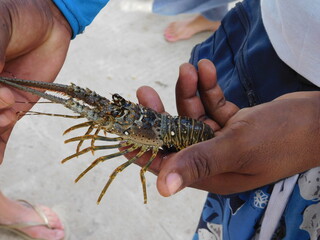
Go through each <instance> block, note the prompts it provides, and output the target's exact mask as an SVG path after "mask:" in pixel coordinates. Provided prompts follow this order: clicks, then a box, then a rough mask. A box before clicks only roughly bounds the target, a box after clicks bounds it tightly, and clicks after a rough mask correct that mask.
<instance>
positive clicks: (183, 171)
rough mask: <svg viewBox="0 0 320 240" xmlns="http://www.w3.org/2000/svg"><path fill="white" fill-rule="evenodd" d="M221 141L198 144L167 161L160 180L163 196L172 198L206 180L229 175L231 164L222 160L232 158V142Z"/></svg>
mask: <svg viewBox="0 0 320 240" xmlns="http://www.w3.org/2000/svg"><path fill="white" fill-rule="evenodd" d="M220 138H221V137H216V138H213V139H211V140H209V141H206V142H202V143H199V144H195V145H193V146H191V147H188V148H186V149H184V150H182V151H180V152H178V153H177V154H175V155H172V156H171V157H168V159H166V160H165V161H163V163H162V165H161V171H160V173H159V176H158V179H157V187H158V191H159V193H160V194H161V195H163V196H170V195H172V194H175V193H176V192H178V191H180V190H181V189H183V188H184V187H187V186H192V185H193V184H194V183H196V182H199V181H201V180H202V179H205V178H208V177H211V176H214V175H217V174H220V173H223V172H225V171H226V169H227V168H228V164H225V163H224V162H222V161H219V159H229V158H231V157H232V154H233V153H231V151H230V149H231V146H230V144H228V141H225V140H224V141H222V139H220ZM213 146H214V147H213ZM214 149H219V151H214Z"/></svg>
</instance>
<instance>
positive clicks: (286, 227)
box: [190, 0, 320, 240]
mask: <svg viewBox="0 0 320 240" xmlns="http://www.w3.org/2000/svg"><path fill="white" fill-rule="evenodd" d="M204 58H206V59H210V60H211V61H212V62H213V63H214V64H215V66H216V69H217V75H218V83H219V84H220V86H221V88H222V89H223V91H224V94H225V96H226V98H227V100H229V101H231V102H233V103H235V104H236V105H237V106H239V107H240V108H244V107H251V106H254V105H257V104H261V103H265V102H269V101H271V100H273V99H274V98H276V97H278V96H280V95H283V94H285V93H290V92H295V91H308V90H319V88H318V87H316V86H315V85H313V84H312V83H310V82H309V81H307V80H306V79H304V78H303V77H302V76H300V75H299V74H297V73H296V72H295V71H294V70H293V69H291V68H290V67H289V66H287V65H286V64H285V63H284V62H282V61H281V60H280V58H279V57H278V56H277V54H276V52H275V51H274V49H273V47H272V45H271V43H270V41H269V38H268V36H267V33H266V31H265V29H264V26H263V23H262V19H261V9H260V1H259V0H246V1H244V2H243V3H238V4H237V5H236V7H235V8H234V9H232V10H231V11H229V12H228V14H227V15H226V16H225V18H224V19H223V20H222V24H221V27H220V28H219V29H218V30H217V31H216V32H215V33H214V34H213V35H212V36H211V37H210V38H209V39H207V40H206V41H205V42H203V43H201V44H199V45H197V46H196V47H195V48H194V49H193V51H192V55H191V59H190V62H191V63H192V64H193V65H194V66H196V65H197V63H198V61H199V60H200V59H204ZM230 150H232V149H230ZM307 160H308V159H306V161H307ZM235 184H236V183H235ZM272 189H273V185H268V186H264V187H261V188H259V189H254V190H252V191H248V192H245V193H240V194H234V195H232V196H222V195H217V194H213V193H209V194H208V197H207V201H206V203H205V206H204V208H203V212H202V215H201V218H200V222H199V226H198V229H197V231H196V234H195V235H194V238H193V239H194V240H197V239H200V240H206V239H224V240H234V239H236V240H243V239H251V238H252V237H254V236H255V234H257V233H258V232H259V229H260V227H261V226H260V224H261V219H262V217H263V214H264V211H265V209H266V206H267V203H268V199H269V197H270V194H271V192H272ZM319 189H320V167H319V168H314V169H311V170H309V171H307V172H305V173H303V174H301V175H300V178H299V180H298V181H297V183H296V186H295V188H294V191H293V193H292V195H291V197H290V199H289V202H288V204H287V207H286V209H285V211H284V213H283V215H282V219H281V221H280V223H279V225H278V228H277V230H276V232H275V233H274V238H273V239H288V240H289V239H290V240H295V239H297V240H307V239H319V238H318V237H319V235H320V231H319V229H320V191H319Z"/></svg>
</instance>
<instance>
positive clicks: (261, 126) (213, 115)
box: [139, 60, 320, 196]
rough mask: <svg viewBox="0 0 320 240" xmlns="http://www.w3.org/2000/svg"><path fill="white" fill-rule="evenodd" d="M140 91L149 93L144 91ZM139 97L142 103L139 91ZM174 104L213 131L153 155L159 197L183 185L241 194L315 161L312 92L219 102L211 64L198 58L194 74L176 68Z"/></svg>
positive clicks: (318, 101)
mask: <svg viewBox="0 0 320 240" xmlns="http://www.w3.org/2000/svg"><path fill="white" fill-rule="evenodd" d="M194 82H198V84H199V86H200V87H199V93H200V96H201V98H199V97H197V95H196V89H197V84H194ZM141 91H147V92H148V93H147V94H146V93H144V94H145V95H144V96H146V97H148V95H150V94H151V95H153V93H152V91H150V89H146V88H145V89H142V90H141V89H140V92H141ZM190 93H191V94H190ZM153 96H154V95H153ZM139 97H140V99H141V98H142V99H143V101H142V102H143V103H146V99H145V98H143V97H142V94H141V93H140V94H139ZM155 99H156V98H154V99H153V100H155ZM217 99H218V100H217ZM154 104H155V103H154ZM177 104H178V112H179V114H180V115H188V116H191V117H193V118H196V119H199V118H202V119H204V117H203V116H205V115H206V116H207V117H206V118H209V119H207V120H206V121H207V122H208V123H209V124H210V125H211V126H213V128H215V129H216V130H217V131H216V137H215V138H213V139H211V140H209V141H206V142H202V143H198V144H195V145H193V146H190V147H188V148H186V149H184V150H182V151H180V152H178V153H175V154H171V155H170V156H168V157H166V158H164V159H161V157H160V158H159V159H157V161H156V164H155V165H153V166H152V167H153V168H152V171H153V172H155V173H159V175H158V180H157V186H158V190H159V192H160V193H161V194H162V195H164V196H169V195H172V194H174V193H175V192H177V191H179V190H181V189H183V188H184V187H187V186H191V187H195V188H198V189H203V190H206V191H209V192H214V193H219V194H231V193H236V192H242V191H246V190H250V189H254V188H257V187H259V186H263V185H266V184H269V183H272V182H275V181H278V180H280V179H282V178H285V177H288V176H292V175H294V174H296V173H300V172H303V171H305V170H308V169H310V168H312V167H315V166H318V165H319V159H318V156H319V153H320V152H319V149H320V148H319V137H320V135H319V115H320V114H319V113H320V112H319V111H320V110H319V109H320V108H319V107H320V95H319V93H318V92H299V93H292V94H287V95H284V96H281V97H280V98H278V99H276V100H274V101H272V102H270V103H266V104H261V105H259V106H256V107H252V108H246V109H242V110H238V109H237V107H236V106H235V105H233V104H232V103H229V102H226V101H225V100H224V97H223V93H222V91H221V90H220V88H219V86H218V85H217V84H216V76H215V69H214V66H213V65H212V63H210V62H209V61H207V60H203V61H201V62H200V63H199V75H198V74H197V72H196V70H195V69H194V68H193V67H192V66H191V65H189V64H185V65H183V66H182V67H181V69H180V78H179V81H178V83H177ZM155 105H156V106H159V105H160V104H159V103H157V104H155ZM195 109H196V110H195ZM199 109H200V110H199ZM213 120H215V121H213ZM210 121H211V123H210Z"/></svg>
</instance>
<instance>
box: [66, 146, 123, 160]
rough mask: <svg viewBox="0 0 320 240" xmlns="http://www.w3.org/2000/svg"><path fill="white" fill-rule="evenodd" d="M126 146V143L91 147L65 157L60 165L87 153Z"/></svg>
mask: <svg viewBox="0 0 320 240" xmlns="http://www.w3.org/2000/svg"><path fill="white" fill-rule="evenodd" d="M125 146H127V144H126V143H119V144H115V145H104V146H93V147H91V146H90V147H87V148H85V149H82V150H81V151H80V152H77V153H75V154H72V155H70V156H69V157H66V158H65V159H63V160H62V161H61V163H65V162H67V161H69V160H70V159H72V158H75V157H78V156H80V155H83V154H85V153H87V152H90V151H97V150H104V149H114V148H120V147H125Z"/></svg>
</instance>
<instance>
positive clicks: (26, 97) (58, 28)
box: [0, 0, 72, 240]
mask: <svg viewBox="0 0 320 240" xmlns="http://www.w3.org/2000/svg"><path fill="white" fill-rule="evenodd" d="M0 13H1V14H0V23H1V24H0V26H1V27H0V43H1V44H0V72H1V75H2V76H9V77H17V78H22V79H31V80H38V81H45V82H52V81H53V80H54V79H55V77H56V76H57V74H58V72H59V71H60V69H61V67H62V65H63V62H64V60H65V57H66V53H67V50H68V47H69V43H70V39H71V34H72V32H71V29H70V26H69V24H68V22H67V21H66V19H65V18H64V17H63V16H62V14H61V13H60V11H59V10H58V9H57V8H56V6H55V5H54V4H53V3H52V1H50V0H33V1H18V0H5V1H2V2H1V6H0ZM37 100H38V98H37V97H35V96H32V95H30V94H28V93H23V92H20V91H17V90H14V89H11V88H8V87H5V86H0V162H2V160H3V155H4V151H5V148H6V144H7V141H8V138H9V136H10V133H11V131H12V128H13V126H14V124H15V123H16V121H17V120H18V119H17V114H16V113H17V112H19V111H28V110H29V109H30V108H31V107H32V105H33V104H19V103H17V102H19V101H20V102H21V101H23V102H26V101H28V102H35V101H37ZM41 208H42V209H43V211H44V212H45V213H46V215H47V216H48V218H49V224H50V226H51V227H52V228H53V229H48V228H46V227H29V228H24V229H22V230H23V231H24V232H26V233H27V234H29V235H30V236H32V237H38V238H41V239H48V240H56V239H62V238H63V236H64V231H63V226H62V224H61V222H60V220H59V218H58V216H57V215H56V214H55V213H54V212H53V211H52V210H50V209H49V208H47V207H43V206H42V207H41ZM22 213H23V214H22ZM0 216H1V217H0V224H8V223H17V222H21V221H24V222H39V223H42V220H41V219H40V218H39V216H38V215H37V214H35V212H34V211H33V210H32V209H29V208H26V207H25V206H22V205H21V204H19V203H18V202H16V201H13V200H10V199H8V198H7V197H6V196H4V195H3V194H2V193H1V194H0Z"/></svg>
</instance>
